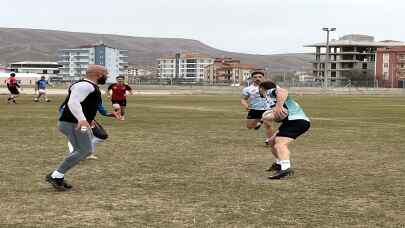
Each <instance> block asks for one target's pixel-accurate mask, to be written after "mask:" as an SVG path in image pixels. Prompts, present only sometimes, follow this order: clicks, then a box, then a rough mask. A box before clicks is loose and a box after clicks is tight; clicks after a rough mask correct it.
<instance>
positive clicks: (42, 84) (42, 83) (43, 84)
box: [37, 79, 48, 89]
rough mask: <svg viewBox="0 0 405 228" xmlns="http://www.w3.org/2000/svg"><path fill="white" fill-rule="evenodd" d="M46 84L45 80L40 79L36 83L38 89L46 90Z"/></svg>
mask: <svg viewBox="0 0 405 228" xmlns="http://www.w3.org/2000/svg"><path fill="white" fill-rule="evenodd" d="M47 84H48V82H47V81H46V80H45V79H41V80H38V81H37V87H38V89H46V85H47Z"/></svg>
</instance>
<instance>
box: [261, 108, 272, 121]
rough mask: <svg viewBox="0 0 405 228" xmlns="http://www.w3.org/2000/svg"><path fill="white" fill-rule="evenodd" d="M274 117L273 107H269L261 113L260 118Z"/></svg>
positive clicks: (270, 118)
mask: <svg viewBox="0 0 405 228" xmlns="http://www.w3.org/2000/svg"><path fill="white" fill-rule="evenodd" d="M273 119H274V111H273V109H269V110H267V111H265V112H263V114H262V120H273Z"/></svg>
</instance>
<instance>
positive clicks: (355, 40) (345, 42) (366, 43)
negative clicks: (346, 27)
mask: <svg viewBox="0 0 405 228" xmlns="http://www.w3.org/2000/svg"><path fill="white" fill-rule="evenodd" d="M404 45H405V43H404V42H402V41H395V40H382V41H374V37H372V36H368V35H359V34H349V35H345V36H342V37H340V38H339V39H338V40H335V39H332V40H331V41H330V42H329V46H340V47H343V46H363V47H387V46H404ZM304 47H326V42H321V43H315V44H309V45H305V46H304Z"/></svg>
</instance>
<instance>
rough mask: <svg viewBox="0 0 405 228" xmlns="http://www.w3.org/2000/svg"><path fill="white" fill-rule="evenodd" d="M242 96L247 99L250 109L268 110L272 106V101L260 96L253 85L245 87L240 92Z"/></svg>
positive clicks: (257, 89) (257, 88)
mask: <svg viewBox="0 0 405 228" xmlns="http://www.w3.org/2000/svg"><path fill="white" fill-rule="evenodd" d="M242 96H244V97H247V98H248V100H249V108H250V109H254V110H268V109H270V108H271V107H272V106H273V105H274V103H273V101H272V100H269V99H266V98H263V97H261V96H260V93H259V87H258V86H255V85H251V86H248V87H245V88H244V89H243V91H242Z"/></svg>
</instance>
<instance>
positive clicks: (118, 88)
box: [107, 76, 134, 120]
mask: <svg viewBox="0 0 405 228" xmlns="http://www.w3.org/2000/svg"><path fill="white" fill-rule="evenodd" d="M116 80H117V83H114V84H111V85H110V86H109V87H108V92H107V96H108V98H111V103H112V104H113V108H114V111H119V112H121V120H125V116H124V115H125V108H126V106H127V96H126V94H127V91H128V92H129V93H130V94H131V95H132V94H134V93H133V91H132V88H131V87H130V86H129V85H127V84H125V83H124V80H125V77H124V76H118V77H116ZM118 105H119V108H118Z"/></svg>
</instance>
